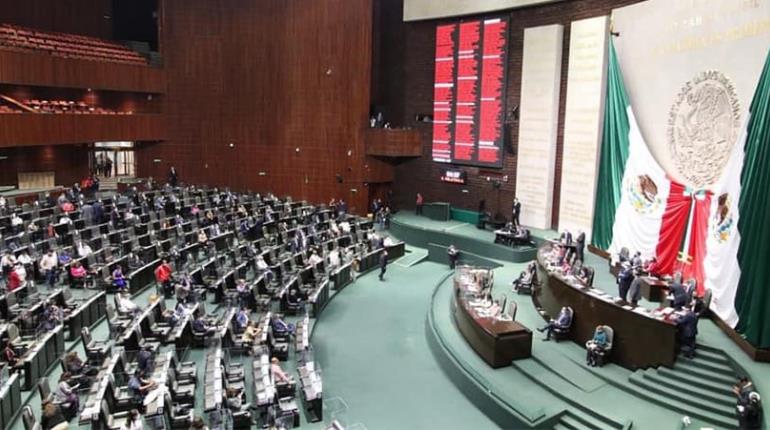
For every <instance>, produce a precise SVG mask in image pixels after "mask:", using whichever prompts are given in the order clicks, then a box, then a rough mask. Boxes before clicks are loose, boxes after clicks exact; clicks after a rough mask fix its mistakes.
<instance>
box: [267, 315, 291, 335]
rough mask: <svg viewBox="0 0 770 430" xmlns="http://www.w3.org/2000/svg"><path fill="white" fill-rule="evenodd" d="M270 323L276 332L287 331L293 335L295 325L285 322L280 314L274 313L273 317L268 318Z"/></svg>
mask: <svg viewBox="0 0 770 430" xmlns="http://www.w3.org/2000/svg"><path fill="white" fill-rule="evenodd" d="M270 325H271V327H272V328H273V331H274V332H277V333H289V335H291V336H294V331H295V330H296V327H295V326H294V324H290V323H289V324H287V323H286V322H285V321H284V320H283V318H282V316H281V315H274V316H273V318H272V319H271V320H270Z"/></svg>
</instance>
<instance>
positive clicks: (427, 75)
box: [372, 0, 639, 226]
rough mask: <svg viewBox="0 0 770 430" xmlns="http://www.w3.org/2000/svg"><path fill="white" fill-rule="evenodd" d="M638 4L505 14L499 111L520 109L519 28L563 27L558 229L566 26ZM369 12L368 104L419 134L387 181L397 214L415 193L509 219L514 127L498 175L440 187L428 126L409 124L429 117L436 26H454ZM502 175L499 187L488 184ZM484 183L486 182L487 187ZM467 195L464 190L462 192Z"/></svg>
mask: <svg viewBox="0 0 770 430" xmlns="http://www.w3.org/2000/svg"><path fill="white" fill-rule="evenodd" d="M638 1H639V0H572V1H569V2H560V3H556V4H549V5H545V6H534V7H528V8H523V9H515V10H512V11H508V12H500V13H496V14H491V15H490V16H499V15H501V14H507V15H508V16H509V18H510V32H509V43H508V86H507V94H506V95H505V97H506V103H507V106H506V109H507V111H510V110H511V109H513V108H514V107H515V106H519V99H520V95H521V62H522V55H523V44H524V29H525V28H527V27H536V26H541V25H549V24H562V25H563V26H564V47H563V54H562V81H561V100H560V103H559V126H558V135H557V156H556V176H555V181H554V212H553V213H554V215H553V219H552V221H553V225H554V226H556V225H558V213H559V198H560V186H561V163H562V148H563V133H562V132H563V126H564V106H565V98H566V97H565V96H566V94H567V88H566V85H567V80H566V79H567V65H568V60H569V35H570V32H569V30H570V27H569V25H570V22H572V21H575V20H579V19H584V18H590V17H594V16H599V15H605V14H608V13H609V12H610V11H611V10H612V9H613V8H618V7H621V6H625V5H628V4H632V3H637V2H638ZM377 2H378V3H380V4H379V5H376V6H375V23H376V25H375V28H377V29H379V31H378V33H377V34H375V42H374V47H375V53H374V56H375V60H374V63H373V64H375V65H377V67H378V70H377V73H375V74H374V77H375V79H376V82H374V83H373V85H372V88H373V90H372V105H373V106H376V107H379V108H381V109H382V111H383V112H384V114H385V117H386V119H387V120H389V121H391V122H392V123H393V124H394V126H409V127H415V128H417V129H419V130H420V131H421V133H422V136H423V155H422V157H421V158H419V159H414V160H410V161H407V162H404V163H402V164H400V165H399V166H397V168H396V173H395V180H394V187H393V188H394V201H395V204H396V206H397V207H399V208H411V207H412V206H413V204H414V193H416V192H417V191H420V192H422V193H423V195H424V196H425V198H426V201H448V202H451V203H452V204H453V205H454V206H457V207H461V208H466V209H473V210H476V209H477V208H478V205H479V201H481V200H486V207H487V210H489V211H491V212H492V213H493V214H495V213H497V212H500V213H501V214H503V215H505V216H508V215H509V213H510V209H511V205H512V204H513V197H514V194H515V190H516V153H517V150H518V145H517V142H518V122H517V121H514V122H513V123H511V124H509V126H508V127H507V128H506V145H505V149H504V153H505V158H504V163H503V168H502V169H479V168H475V167H461V168H462V169H463V170H465V171H467V172H468V183H467V184H466V185H465V186H459V185H453V184H445V183H443V182H441V181H440V177H441V174H442V172H443V170H444V169H446V168H447V167H450V166H448V165H443V164H439V163H434V162H433V161H431V135H432V128H431V125H430V124H419V123H417V122H415V121H414V117H415V115H416V114H432V111H433V56H434V49H435V46H434V45H435V27H436V25H437V24H438V23H441V22H445V21H447V22H451V21H453V20H442V21H425V22H411V23H404V22H402V20H401V19H402V8H403V2H402V0H377ZM503 176H507V177H508V181H507V182H503V183H502V184H501V187H500V188H499V190H498V189H496V188H494V187H493V183H494V180H495V179H501V178H502V177H503ZM487 177H490V178H491V179H492V180H491V181H488V180H487ZM463 190H467V192H463Z"/></svg>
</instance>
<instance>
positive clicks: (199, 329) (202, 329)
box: [192, 315, 217, 337]
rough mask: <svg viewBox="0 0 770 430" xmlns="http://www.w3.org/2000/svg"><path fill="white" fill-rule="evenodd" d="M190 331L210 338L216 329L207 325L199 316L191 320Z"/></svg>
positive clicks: (201, 316)
mask: <svg viewBox="0 0 770 430" xmlns="http://www.w3.org/2000/svg"><path fill="white" fill-rule="evenodd" d="M192 329H193V332H195V333H198V334H202V335H204V336H207V337H208V336H211V335H212V334H214V332H216V331H217V328H216V327H213V326H211V325H209V323H208V322H207V321H206V319H205V318H204V317H203V315H199V316H198V317H197V318H195V319H194V320H193V324H192Z"/></svg>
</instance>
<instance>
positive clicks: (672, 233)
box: [651, 181, 692, 275]
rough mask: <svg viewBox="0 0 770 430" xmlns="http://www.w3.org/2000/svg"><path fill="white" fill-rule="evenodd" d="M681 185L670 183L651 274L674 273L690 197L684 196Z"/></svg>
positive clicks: (685, 227) (684, 229) (683, 188)
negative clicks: (655, 261) (655, 260)
mask: <svg viewBox="0 0 770 430" xmlns="http://www.w3.org/2000/svg"><path fill="white" fill-rule="evenodd" d="M684 191H685V187H684V185H682V184H679V183H676V182H673V181H672V182H671V187H670V190H669V194H668V200H667V201H666V210H665V211H664V212H663V219H662V220H661V223H660V233H659V234H658V246H657V247H656V248H655V256H656V259H657V263H656V264H655V266H654V267H652V268H651V270H652V272H653V273H658V274H660V275H669V274H671V273H673V272H674V270H675V268H676V263H677V257H678V254H679V249H680V245H681V244H682V236H683V235H684V233H685V231H686V229H687V215H688V214H689V212H690V203H691V202H692V200H691V198H690V196H686V195H685V194H684Z"/></svg>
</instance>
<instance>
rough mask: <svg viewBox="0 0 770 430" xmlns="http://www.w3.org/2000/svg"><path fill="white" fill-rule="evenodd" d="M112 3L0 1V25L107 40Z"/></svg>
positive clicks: (98, 0)
mask: <svg viewBox="0 0 770 430" xmlns="http://www.w3.org/2000/svg"><path fill="white" fill-rule="evenodd" d="M111 15H112V0H66V1H62V0H58V1H57V0H23V1H20V0H0V22H1V23H7V24H15V25H21V26H25V27H34V28H39V29H41V30H47V31H58V32H61V33H75V34H83V35H86V36H93V37H101V38H105V39H109V38H110V37H111V36H112V21H111V20H110V16H111Z"/></svg>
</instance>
